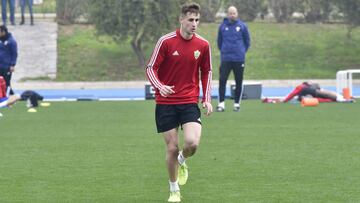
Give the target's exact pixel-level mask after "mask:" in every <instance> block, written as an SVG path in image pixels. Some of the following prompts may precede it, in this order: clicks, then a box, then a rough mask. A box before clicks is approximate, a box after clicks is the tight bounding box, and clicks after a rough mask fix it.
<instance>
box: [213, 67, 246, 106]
mask: <svg viewBox="0 0 360 203" xmlns="http://www.w3.org/2000/svg"><path fill="white" fill-rule="evenodd" d="M244 69H245V63H244V62H233V61H222V62H221V65H220V79H219V102H223V101H224V100H225V91H226V82H227V79H228V78H229V74H230V71H231V70H233V72H234V76H235V83H236V88H235V100H234V102H235V103H239V102H240V95H241V93H242V85H243V75H244Z"/></svg>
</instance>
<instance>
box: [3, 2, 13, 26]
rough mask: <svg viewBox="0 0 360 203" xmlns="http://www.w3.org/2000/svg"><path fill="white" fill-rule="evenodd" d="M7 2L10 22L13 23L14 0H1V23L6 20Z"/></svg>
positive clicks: (4, 22)
mask: <svg viewBox="0 0 360 203" xmlns="http://www.w3.org/2000/svg"><path fill="white" fill-rule="evenodd" d="M7 3H9V8H10V23H11V25H15V0H1V17H2V21H3V25H6V23H7V22H6V21H7V11H6V10H7V9H6V8H7Z"/></svg>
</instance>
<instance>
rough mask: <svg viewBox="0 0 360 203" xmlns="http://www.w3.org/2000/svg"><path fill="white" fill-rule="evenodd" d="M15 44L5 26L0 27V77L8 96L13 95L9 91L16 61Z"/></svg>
mask: <svg viewBox="0 0 360 203" xmlns="http://www.w3.org/2000/svg"><path fill="white" fill-rule="evenodd" d="M17 56H18V53H17V43H16V41H15V39H14V38H13V37H12V35H11V33H9V32H8V30H7V27H6V26H5V25H1V26H0V76H3V77H4V79H5V82H6V88H7V90H8V91H10V95H12V94H14V92H13V91H12V89H11V84H10V80H11V75H12V72H14V70H15V65H16V60H17Z"/></svg>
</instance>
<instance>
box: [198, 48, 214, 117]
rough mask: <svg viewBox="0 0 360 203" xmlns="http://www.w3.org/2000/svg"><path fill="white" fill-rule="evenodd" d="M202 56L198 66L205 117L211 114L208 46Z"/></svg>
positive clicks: (210, 76)
mask: <svg viewBox="0 0 360 203" xmlns="http://www.w3.org/2000/svg"><path fill="white" fill-rule="evenodd" d="M203 53H204V55H203V58H202V61H201V64H200V70H201V85H202V90H203V98H202V104H203V108H205V109H206V113H205V114H206V115H210V114H211V112H212V105H211V80H212V64H211V48H210V45H209V44H208V45H207V46H206V48H204V51H203Z"/></svg>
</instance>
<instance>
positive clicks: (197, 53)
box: [194, 50, 200, 59]
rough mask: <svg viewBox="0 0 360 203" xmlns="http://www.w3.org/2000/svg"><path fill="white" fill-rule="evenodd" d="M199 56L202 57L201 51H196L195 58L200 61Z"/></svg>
mask: <svg viewBox="0 0 360 203" xmlns="http://www.w3.org/2000/svg"><path fill="white" fill-rule="evenodd" d="M199 56H200V51H199V50H196V51H194V57H195V59H198V58H199Z"/></svg>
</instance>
